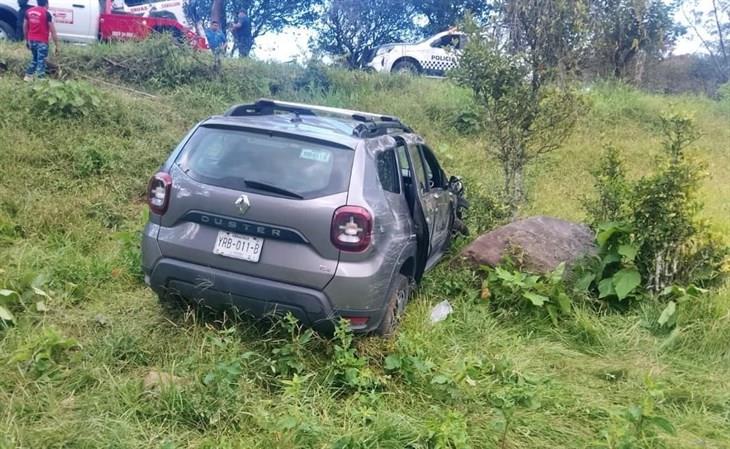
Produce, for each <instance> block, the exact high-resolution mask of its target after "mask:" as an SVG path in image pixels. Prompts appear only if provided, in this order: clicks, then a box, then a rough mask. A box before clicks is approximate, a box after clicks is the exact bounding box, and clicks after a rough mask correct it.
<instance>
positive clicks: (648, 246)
mask: <svg viewBox="0 0 730 449" xmlns="http://www.w3.org/2000/svg"><path fill="white" fill-rule="evenodd" d="M661 128H662V131H663V135H664V144H663V147H664V154H663V156H662V157H660V158H659V159H658V160H657V161H656V167H657V168H656V170H655V172H654V173H652V174H650V175H648V176H645V177H643V178H641V179H639V180H638V181H634V182H632V181H629V180H627V179H626V178H625V176H624V174H623V163H622V160H621V158H620V156H619V155H618V153H617V152H616V150H615V149H612V148H609V150H608V151H607V152H606V154H605V156H604V158H603V161H602V162H601V167H600V169H599V170H598V171H597V172H596V173H595V176H596V182H595V185H596V190H597V192H598V195H597V197H598V198H597V199H596V200H594V201H593V202H588V203H587V205H586V209H587V212H588V215H589V220H590V221H591V223H593V225H594V226H596V227H598V228H599V230H600V229H604V230H605V229H607V228H611V229H619V230H622V241H621V242H620V246H621V247H622V248H623V251H624V252H626V251H628V252H629V253H630V254H631V256H632V257H631V260H630V261H626V260H623V261H622V260H621V259H620V257H619V256H624V255H625V254H619V253H618V252H617V253H616V254H617V256H615V257H614V256H612V257H610V258H609V260H608V261H604V262H605V263H603V264H602V265H601V272H599V273H598V275H597V277H596V281H599V282H600V281H601V280H602V279H605V276H604V274H605V273H604V274H601V273H602V272H603V270H604V269H605V268H606V264H612V263H627V262H630V263H631V265H632V266H634V265H635V266H636V268H637V269H638V271H639V272H640V275H641V283H642V285H644V286H645V287H646V288H647V289H648V290H649V291H652V292H654V293H659V292H661V291H663V290H664V289H665V288H666V287H668V286H671V285H673V284H677V283H679V284H683V285H687V284H691V283H698V284H706V283H708V282H710V281H713V280H716V279H717V278H718V277H720V276H721V275H722V274H723V273H722V266H723V261H724V260H725V259H726V258H727V256H728V254H730V251H729V250H728V247H727V246H726V244H725V243H724V242H722V241H721V240H720V239H719V238H717V237H715V236H713V235H711V234H710V233H709V231H708V227H707V225H706V224H704V223H703V222H702V221H701V220H699V218H698V214H699V212H700V211H701V209H702V204H701V203H700V201H699V199H698V196H699V189H700V186H701V181H702V179H703V176H704V164H703V163H701V162H699V161H697V160H695V159H693V158H692V157H691V156H690V155H689V154H688V147H689V146H690V145H691V144H692V143H693V142H695V141H696V140H697V138H698V137H699V134H698V132H697V129H696V127H695V124H694V122H693V121H692V120H691V119H690V118H688V117H686V116H684V115H682V114H671V115H667V116H664V117H662V118H661ZM606 222H611V223H606ZM599 244H600V242H599ZM599 246H600V245H599ZM617 248H618V247H617ZM629 250H630V251H629ZM617 251H618V249H617ZM620 269H627V267H626V266H624V265H621V267H620ZM609 274H610V273H609ZM632 279H633V278H632ZM604 288H605V290H604V291H603V292H601V296H609V295H610V294H613V293H615V292H613V293H611V292H610V291H609V290H608V284H605V285H604ZM599 290H600V288H599ZM604 293H605V295H604ZM619 299H621V298H619Z"/></svg>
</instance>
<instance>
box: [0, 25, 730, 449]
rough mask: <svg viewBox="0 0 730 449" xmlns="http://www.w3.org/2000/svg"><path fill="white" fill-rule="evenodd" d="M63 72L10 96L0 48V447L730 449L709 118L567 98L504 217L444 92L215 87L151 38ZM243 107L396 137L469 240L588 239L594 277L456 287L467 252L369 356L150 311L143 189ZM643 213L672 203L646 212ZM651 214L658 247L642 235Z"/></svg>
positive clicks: (629, 98)
mask: <svg viewBox="0 0 730 449" xmlns="http://www.w3.org/2000/svg"><path fill="white" fill-rule="evenodd" d="M64 50H65V51H64V53H63V54H62V56H61V58H60V60H59V67H60V72H59V74H60V77H61V78H62V79H66V81H57V82H56V81H52V82H48V83H43V84H33V85H29V84H25V83H23V82H21V81H20V78H19V77H18V76H17V73H18V72H19V69H20V67H21V66H22V64H23V63H24V58H25V56H26V51H25V50H24V49H23V48H22V47H21V46H14V45H10V44H4V43H3V44H0V61H3V62H4V63H5V64H6V65H7V67H8V71H7V72H6V73H3V74H0V105H2V108H0V448H5V447H8V448H11V447H22V448H39V447H74V448H96V447H119V448H126V447H128V448H138V447H151V448H165V449H171V448H187V447H201V448H272V447H282V448H290V447H291V448H296V447H301V448H310V447H315V448H332V449H335V448H337V449H356V448H357V449H359V448H432V449H445V448H469V447H471V448H561V447H562V448H577V447H586V448H611V449H618V448H622V449H629V448H647V449H648V448H689V447H704V448H717V449H722V448H726V447H730V430H728V429H730V287H728V286H727V284H723V282H724V281H723V278H722V274H723V272H725V271H726V270H727V266H723V265H722V263H723V262H722V261H723V256H724V255H725V253H724V252H723V251H724V248H725V246H724V245H725V244H726V243H727V242H726V241H725V242H724V241H723V239H727V236H728V235H730V203H729V202H728V198H730V177H728V176H727V172H728V170H730V153H728V151H727V142H728V141H730V101H728V99H727V98H726V97H722V98H720V99H709V98H706V97H702V96H694V95H685V96H663V95H657V94H648V93H644V92H641V91H638V90H635V89H633V88H630V87H627V86H625V85H623V84H600V83H599V84H592V85H587V86H583V87H582V88H581V91H582V92H581V93H580V95H582V96H584V97H585V102H586V105H587V107H586V109H585V112H583V113H581V114H580V116H579V117H578V118H577V120H576V121H575V123H574V125H571V126H572V133H570V135H569V136H566V137H565V139H564V141H563V142H562V146H561V148H560V150H558V151H551V152H549V153H546V154H543V155H541V157H540V159H537V160H535V161H533V163H531V164H526V165H525V167H524V177H523V180H524V183H525V189H524V192H529V194H527V195H525V196H524V198H522V199H521V203H520V204H519V207H517V209H516V211H513V210H509V208H506V207H504V206H502V204H503V197H502V194H501V192H502V191H503V189H504V181H503V177H502V174H503V170H502V167H501V166H500V165H499V164H498V163H497V162H495V161H494V160H493V159H491V158H490V157H489V153H488V152H487V151H485V149H486V148H489V146H490V145H493V144H494V142H492V141H489V140H488V139H487V137H486V133H485V131H486V130H485V122H484V121H483V120H482V116H481V114H480V109H479V108H480V107H479V105H478V104H476V103H475V101H474V99H473V96H472V92H471V91H470V90H468V89H467V88H461V87H457V86H456V85H455V84H453V83H452V82H450V81H438V80H428V79H421V78H412V77H400V76H377V75H369V74H365V73H360V72H348V71H342V70H332V69H326V68H322V67H319V66H316V65H315V66H310V67H308V68H298V67H295V66H287V65H275V64H263V63H256V62H252V61H228V60H226V61H224V67H223V69H222V71H221V72H220V73H214V72H213V71H212V70H211V67H212V61H210V60H208V59H207V58H206V57H205V55H201V54H196V53H193V52H187V51H182V50H180V49H177V48H175V47H174V46H173V45H171V44H170V42H167V41H166V40H164V39H161V40H152V41H147V42H144V43H141V44H140V43H134V44H120V45H114V46H102V45H100V46H92V47H86V48H72V47H68V48H66V49H64ZM257 97H275V98H281V99H287V100H293V101H306V102H313V103H320V104H326V105H330V106H341V107H348V108H357V109H363V110H371V111H379V112H385V113H389V114H394V115H398V116H400V117H401V118H402V119H403V120H404V121H405V122H406V123H408V124H409V125H412V126H413V127H414V128H415V129H417V130H418V131H419V132H420V133H422V134H423V135H424V136H425V137H426V138H427V140H428V141H429V143H430V144H431V146H432V147H433V148H434V150H435V151H436V152H437V154H438V156H439V159H440V160H441V161H443V163H444V165H445V169H446V170H447V171H448V173H449V174H458V175H461V176H463V178H464V181H465V185H466V188H467V192H468V197H469V199H470V201H471V203H472V209H471V210H470V213H469V216H468V225H469V227H470V229H471V231H472V234H473V235H476V234H478V233H480V232H483V231H486V230H489V229H492V228H493V227H495V226H496V225H498V224H500V223H502V222H504V221H505V220H507V219H508V217H509V216H510V215H511V213H512V212H514V213H516V214H517V216H528V215H535V214H545V215H551V216H556V217H560V218H564V219H568V220H575V221H583V222H587V223H590V224H591V225H593V226H595V228H596V230H597V231H598V236H599V243H601V242H602V244H601V246H600V248H599V257H600V260H599V263H600V269H596V268H595V267H593V266H592V265H591V262H590V261H586V262H585V264H584V265H582V266H581V269H583V270H584V271H585V272H584V273H583V274H588V275H590V276H580V277H574V278H569V277H568V276H567V275H566V274H565V273H563V272H562V271H561V270H558V271H556V272H554V273H552V274H548V275H543V276H537V275H531V274H527V273H522V272H521V271H520V269H519V264H518V263H516V264H513V265H509V266H503V267H500V268H498V269H495V270H481V269H473V268H470V267H467V266H465V265H463V264H462V263H461V261H460V260H459V259H458V257H457V254H458V250H459V249H460V248H461V247H463V245H465V244H466V243H467V240H466V239H461V240H459V241H458V242H457V244H456V245H455V249H454V252H453V254H452V256H451V257H450V258H449V259H448V260H446V261H445V262H443V263H442V264H440V265H439V266H438V267H437V268H436V269H435V270H434V271H433V272H431V273H430V274H429V275H427V277H426V279H425V280H424V284H423V285H422V287H421V288H420V289H419V290H418V291H417V293H416V294H415V295H414V297H413V298H412V300H411V303H410V304H409V308H408V310H407V312H406V315H405V317H404V320H403V322H402V323H401V326H400V330H399V331H398V333H397V334H396V336H395V337H394V338H393V339H392V340H388V341H385V340H381V339H376V338H358V337H353V336H352V335H351V334H350V333H349V332H348V331H347V330H346V328H345V327H343V326H341V327H340V328H339V329H338V331H337V332H336V334H335V336H334V337H332V338H325V337H322V336H319V335H316V334H314V333H312V332H311V331H308V330H303V329H300V328H299V327H298V326H297V324H296V323H294V322H291V321H289V320H288V319H283V320H280V321H279V322H277V323H274V324H273V325H270V324H267V323H255V322H252V321H248V320H239V319H233V318H231V317H227V316H224V315H216V316H210V315H206V314H202V313H198V312H196V311H185V310H180V311H174V310H166V309H163V308H161V307H160V305H159V304H158V302H157V300H156V298H155V297H154V295H153V294H152V292H151V291H150V290H149V289H147V288H146V287H145V286H144V284H143V282H142V278H141V274H140V266H139V232H140V230H141V228H142V226H143V224H144V222H145V218H146V205H145V203H144V198H143V196H144V190H145V185H146V182H147V180H148V177H149V176H150V175H151V174H152V173H154V171H155V169H156V168H157V167H158V165H159V164H160V163H162V162H163V160H164V159H165V158H166V157H167V155H168V153H169V151H170V150H171V149H172V148H173V147H174V146H175V145H176V144H177V142H178V141H179V139H180V138H181V137H182V136H183V135H184V133H185V132H186V131H187V130H188V129H189V128H190V126H191V125H192V124H193V123H195V122H196V121H197V120H200V119H202V118H204V117H206V116H208V115H211V114H216V113H220V112H222V111H224V110H225V109H227V108H228V107H229V106H230V105H231V104H232V103H236V102H244V101H250V100H252V99H255V98H257ZM687 116H691V117H692V120H688V119H686V117H687ZM679 131H681V133H680V132H679ZM679 134H681V136H685V137H687V136H691V137H692V138H691V139H684V138H679V139H678V138H677V137H678V135H679ZM681 136H680V137H681ZM674 144H677V145H678V146H677V145H674ZM607 148H609V149H607ZM680 154H681V157H678V155H680ZM677 173H681V174H682V176H679V177H678V176H675V175H676V174H677ZM672 183H673V184H672ZM662 186H663V187H662ZM659 188H663V189H664V190H662V192H679V193H678V194H677V195H676V196H671V197H670V196H667V198H665V199H666V201H664V200H662V201H656V202H651V203H650V202H647V201H645V199H646V198H649V197H651V195H649V193H647V192H653V191H655V190H656V189H659ZM700 204H701V205H702V207H700ZM652 208H654V209H652ZM657 210H659V211H660V212H661V213H664V212H663V211H665V210H670V212H669V213H670V214H674V215H671V216H672V217H675V218H676V219H673V220H670V221H668V222H667V223H669V224H670V225H671V226H665V227H661V226H659V224H657V223H649V222H648V221H646V220H647V217H652V216H654V217H656V216H659V215H657V212H656V211H657ZM642 220H643V221H642ZM608 223H612V225H611V226H613V227H610V226H608ZM667 223H662V224H667ZM661 232H665V233H666V235H669V236H670V237H666V235H665V234H661V236H660V237H661V239H660V237H657V235H659V233H661ZM601 236H603V238H602V237H601ZM667 238H671V239H675V240H671V242H672V243H673V244H674V243H677V244H678V245H679V246H681V247H682V248H685V249H686V251H687V252H686V253H683V255H682V256H684V255H687V254H692V255H694V256H696V257H697V259H692V260H699V261H700V262H703V263H704V265H702V266H703V267H710V271H701V272H700V271H696V272H693V273H690V274H687V272H685V271H681V270H678V271H676V272H675V271H672V272H671V273H670V274H671V276H670V277H667V276H665V275H664V274H665V273H668V272H667V271H666V270H663V271H662V270H660V271H661V273H662V275H661V276H660V277H659V278H658V279H655V278H652V276H653V273H656V266H655V265H651V264H652V263H656V262H657V261H660V263H666V262H667V261H669V265H670V266H674V265H673V262H672V259H671V258H672V257H675V256H678V255H677V254H667V253H666V251H665V252H664V253H662V251H664V250H665V248H663V247H662V246H661V243H662V242H666V241H667ZM516 262H518V261H516ZM687 266H690V265H687ZM692 266H695V265H692ZM697 266H699V265H697ZM579 271H580V270H579ZM670 271H671V270H670ZM620 273H622V274H620ZM634 273H636V274H638V281H637V280H636V274H634ZM606 279H608V281H606ZM658 283H661V288H659V284H658ZM629 287H630V288H629ZM650 290H653V291H654V292H655V294H649V293H648V291H650ZM604 293H605V294H604ZM444 299H448V300H449V301H450V303H451V304H452V305H453V307H454V311H453V313H452V314H451V315H450V316H449V317H448V318H447V319H446V320H445V321H442V322H439V323H436V324H431V322H430V318H429V316H430V311H431V308H432V307H433V306H434V305H435V304H437V303H439V302H441V301H442V300H444ZM671 304H674V306H671Z"/></svg>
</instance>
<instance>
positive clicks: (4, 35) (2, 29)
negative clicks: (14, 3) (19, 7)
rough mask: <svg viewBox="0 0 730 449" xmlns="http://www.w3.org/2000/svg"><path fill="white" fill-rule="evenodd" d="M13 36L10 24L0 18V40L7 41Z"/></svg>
mask: <svg viewBox="0 0 730 449" xmlns="http://www.w3.org/2000/svg"><path fill="white" fill-rule="evenodd" d="M13 37H15V33H14V32H13V27H11V26H10V24H8V23H6V22H3V21H2V20H0V41H9V40H11V39H12V38H13Z"/></svg>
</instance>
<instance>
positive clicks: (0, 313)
mask: <svg viewBox="0 0 730 449" xmlns="http://www.w3.org/2000/svg"><path fill="white" fill-rule="evenodd" d="M0 320H2V321H7V322H10V323H14V322H15V317H14V316H13V314H12V313H11V312H10V310H8V309H6V308H5V307H3V306H0Z"/></svg>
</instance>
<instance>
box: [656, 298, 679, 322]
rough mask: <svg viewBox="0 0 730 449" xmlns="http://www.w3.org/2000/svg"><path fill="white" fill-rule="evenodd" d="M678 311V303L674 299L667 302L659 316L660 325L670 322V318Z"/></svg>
mask: <svg viewBox="0 0 730 449" xmlns="http://www.w3.org/2000/svg"><path fill="white" fill-rule="evenodd" d="M676 312H677V303H676V302H674V301H669V304H667V306H666V307H665V308H664V310H663V311H662V314H661V315H660V316H659V319H658V320H657V323H659V325H660V326H664V325H665V324H667V323H669V320H670V319H671V318H672V317H673V316H674V314H675V313H676Z"/></svg>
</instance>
